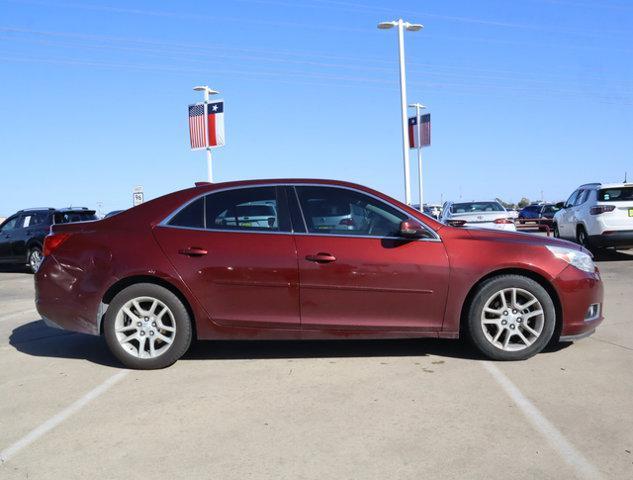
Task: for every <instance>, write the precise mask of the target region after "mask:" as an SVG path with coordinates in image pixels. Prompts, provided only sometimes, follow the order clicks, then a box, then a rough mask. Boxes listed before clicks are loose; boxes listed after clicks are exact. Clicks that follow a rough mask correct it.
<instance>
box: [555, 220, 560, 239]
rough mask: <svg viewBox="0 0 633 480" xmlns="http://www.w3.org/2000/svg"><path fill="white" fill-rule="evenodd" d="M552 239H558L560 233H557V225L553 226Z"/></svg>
mask: <svg viewBox="0 0 633 480" xmlns="http://www.w3.org/2000/svg"><path fill="white" fill-rule="evenodd" d="M554 238H560V232H559V231H558V224H557V223H555V224H554Z"/></svg>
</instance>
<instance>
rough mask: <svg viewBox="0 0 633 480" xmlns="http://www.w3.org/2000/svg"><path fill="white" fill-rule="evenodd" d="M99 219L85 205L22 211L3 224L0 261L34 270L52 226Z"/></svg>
mask: <svg viewBox="0 0 633 480" xmlns="http://www.w3.org/2000/svg"><path fill="white" fill-rule="evenodd" d="M96 219H97V217H96V215H95V211H94V210H88V209H87V208H83V207H79V208H77V207H75V208H60V209H55V208H29V209H25V210H20V211H19V212H17V213H15V214H14V215H11V216H10V217H9V218H7V219H6V220H5V221H4V222H2V224H1V225H0V263H4V264H24V265H26V266H27V267H28V268H29V270H30V271H31V272H33V273H35V272H36V271H37V269H38V268H39V266H40V263H41V262H42V248H43V245H44V237H46V235H48V233H49V231H50V227H51V225H59V224H64V223H74V222H85V221H89V220H96Z"/></svg>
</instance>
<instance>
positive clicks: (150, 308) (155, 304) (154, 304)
mask: <svg viewBox="0 0 633 480" xmlns="http://www.w3.org/2000/svg"><path fill="white" fill-rule="evenodd" d="M157 306H158V300H154V301H153V302H152V306H151V307H149V310H148V311H147V313H149V314H150V315H154V312H155V311H156V307H157Z"/></svg>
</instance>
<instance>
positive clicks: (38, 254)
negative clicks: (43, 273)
mask: <svg viewBox="0 0 633 480" xmlns="http://www.w3.org/2000/svg"><path fill="white" fill-rule="evenodd" d="M41 264H42V249H41V247H39V246H38V245H33V246H32V247H31V248H29V253H28V255H27V256H26V266H27V268H28V269H29V272H31V273H37V271H38V270H39V268H40V265H41Z"/></svg>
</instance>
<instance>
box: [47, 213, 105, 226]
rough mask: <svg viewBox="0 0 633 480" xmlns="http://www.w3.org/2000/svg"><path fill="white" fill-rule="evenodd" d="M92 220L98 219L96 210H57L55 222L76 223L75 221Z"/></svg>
mask: <svg viewBox="0 0 633 480" xmlns="http://www.w3.org/2000/svg"><path fill="white" fill-rule="evenodd" d="M90 220H97V216H96V215H95V212H94V211H90V210H88V211H85V212H56V213H55V223H56V224H58V223H75V222H88V221H90Z"/></svg>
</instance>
